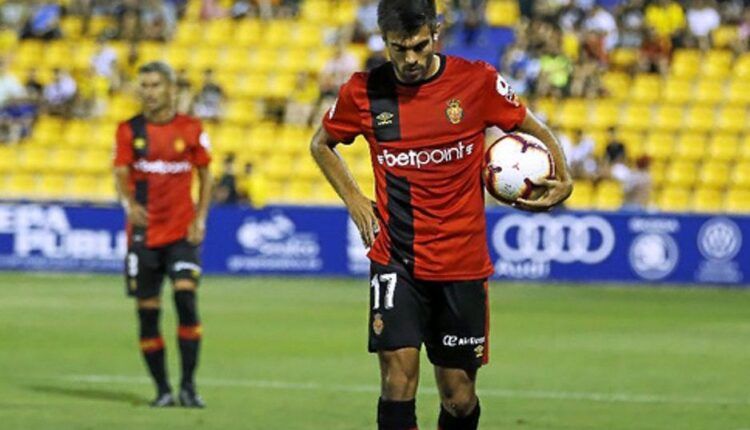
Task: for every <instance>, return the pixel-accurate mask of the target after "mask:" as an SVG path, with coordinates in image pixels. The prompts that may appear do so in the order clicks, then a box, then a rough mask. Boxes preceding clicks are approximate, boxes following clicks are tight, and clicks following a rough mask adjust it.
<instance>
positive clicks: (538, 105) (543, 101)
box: [532, 98, 560, 120]
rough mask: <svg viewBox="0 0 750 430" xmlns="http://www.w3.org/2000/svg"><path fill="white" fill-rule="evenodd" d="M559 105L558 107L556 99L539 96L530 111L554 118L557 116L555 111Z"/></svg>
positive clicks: (558, 103)
mask: <svg viewBox="0 0 750 430" xmlns="http://www.w3.org/2000/svg"><path fill="white" fill-rule="evenodd" d="M559 107H560V102H559V101H558V100H556V99H553V98H540V99H537V100H536V101H535V104H534V108H533V109H532V111H533V112H534V113H541V114H543V115H544V116H546V117H547V118H548V119H550V120H551V119H552V118H555V117H556V116H557V111H558V108H559Z"/></svg>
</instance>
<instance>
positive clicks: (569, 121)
mask: <svg viewBox="0 0 750 430" xmlns="http://www.w3.org/2000/svg"><path fill="white" fill-rule="evenodd" d="M587 111H588V109H587V106H586V101H585V100H582V99H566V100H565V101H563V105H562V108H561V109H560V113H559V114H558V115H557V116H556V117H555V118H554V120H555V123H556V124H557V125H558V126H561V127H563V128H582V127H583V126H584V125H585V124H586V121H587V119H588V112H587Z"/></svg>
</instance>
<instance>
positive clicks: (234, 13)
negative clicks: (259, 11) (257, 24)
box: [229, 0, 253, 19]
mask: <svg viewBox="0 0 750 430" xmlns="http://www.w3.org/2000/svg"><path fill="white" fill-rule="evenodd" d="M252 12H253V5H252V4H251V3H250V0H235V1H234V3H232V7H231V9H229V15H231V17H232V19H242V18H246V17H248V16H250V15H251V14H252Z"/></svg>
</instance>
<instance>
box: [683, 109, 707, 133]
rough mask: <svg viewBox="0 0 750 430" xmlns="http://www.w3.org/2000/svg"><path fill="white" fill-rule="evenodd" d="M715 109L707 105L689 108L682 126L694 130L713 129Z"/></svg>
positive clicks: (704, 130) (705, 130)
mask: <svg viewBox="0 0 750 430" xmlns="http://www.w3.org/2000/svg"><path fill="white" fill-rule="evenodd" d="M713 119H714V109H712V108H709V107H705V106H700V105H697V106H693V107H692V108H690V109H688V111H687V114H686V115H685V119H684V120H683V123H682V126H683V128H684V129H687V130H690V131H694V132H707V131H711V129H713V127H714V121H713Z"/></svg>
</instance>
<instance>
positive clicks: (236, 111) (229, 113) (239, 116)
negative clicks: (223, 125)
mask: <svg viewBox="0 0 750 430" xmlns="http://www.w3.org/2000/svg"><path fill="white" fill-rule="evenodd" d="M257 119H258V115H257V112H256V109H255V106H254V104H253V103H241V102H236V101H235V102H229V103H228V104H227V107H226V113H225V114H224V120H225V121H226V122H227V123H230V124H235V125H240V126H245V125H250V124H252V123H254V122H255V121H257Z"/></svg>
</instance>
